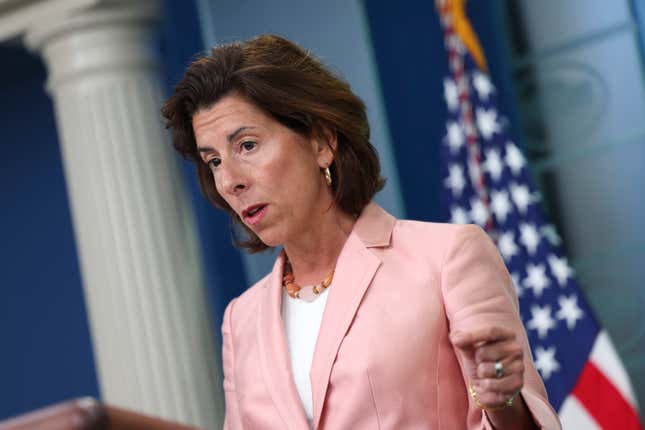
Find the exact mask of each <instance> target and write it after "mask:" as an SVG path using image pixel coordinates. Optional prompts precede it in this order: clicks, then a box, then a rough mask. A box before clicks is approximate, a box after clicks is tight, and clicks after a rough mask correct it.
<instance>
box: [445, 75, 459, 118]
mask: <svg viewBox="0 0 645 430" xmlns="http://www.w3.org/2000/svg"><path fill="white" fill-rule="evenodd" d="M443 97H444V98H445V99H446V104H447V105H448V109H450V110H451V111H455V110H457V108H458V107H459V92H458V91H457V85H456V84H455V81H453V80H452V79H448V78H446V79H444V80H443Z"/></svg>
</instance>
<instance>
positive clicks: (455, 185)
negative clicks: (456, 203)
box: [444, 164, 466, 196]
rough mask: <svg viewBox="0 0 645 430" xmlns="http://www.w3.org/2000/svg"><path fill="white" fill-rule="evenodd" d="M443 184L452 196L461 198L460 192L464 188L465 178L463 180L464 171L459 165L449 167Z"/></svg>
mask: <svg viewBox="0 0 645 430" xmlns="http://www.w3.org/2000/svg"><path fill="white" fill-rule="evenodd" d="M444 184H445V185H446V187H448V188H450V189H451V190H452V193H453V194H454V195H456V196H461V192H462V191H463V190H464V187H465V186H466V178H464V171H463V170H462V168H461V166H460V165H459V164H451V165H450V168H449V169H448V177H447V178H446V179H445V181H444Z"/></svg>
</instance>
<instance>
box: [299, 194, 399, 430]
mask: <svg viewBox="0 0 645 430" xmlns="http://www.w3.org/2000/svg"><path fill="white" fill-rule="evenodd" d="M395 221H396V220H395V218H394V217H392V216H391V215H390V214H388V213H387V212H385V211H384V210H383V209H381V208H380V207H379V206H377V205H375V204H373V203H371V204H370V205H368V206H367V207H366V208H365V209H364V211H363V213H362V214H361V216H360V218H359V219H358V220H357V222H356V225H355V226H354V229H353V230H352V233H351V234H350V235H349V237H348V238H347V242H346V243H345V245H344V247H343V250H342V251H341V253H340V255H339V257H338V262H337V264H336V271H335V274H334V280H333V282H332V285H331V286H330V288H329V292H328V294H329V296H328V297H327V304H326V306H325V311H324V313H323V319H322V323H321V325H320V327H321V328H320V332H319V333H318V340H317V341H316V349H315V352H314V358H313V362H312V364H311V374H310V377H311V385H312V392H313V407H314V420H313V422H314V428H315V429H317V428H318V426H319V424H320V417H321V415H322V410H323V406H324V401H325V397H326V394H327V388H328V386H329V377H330V374H331V369H332V366H333V364H334V361H335V359H336V354H337V352H338V349H339V348H340V344H341V342H342V341H343V338H344V337H345V335H346V333H347V330H348V329H349V326H350V324H351V322H352V320H353V319H354V315H355V314H356V311H357V310H358V307H359V305H360V303H361V300H362V299H363V295H364V294H365V291H366V290H367V288H368V287H369V285H370V284H371V282H372V279H373V277H374V275H375V274H376V271H377V270H378V268H379V266H380V265H381V260H380V259H379V258H378V257H377V256H376V255H374V253H372V252H371V251H370V250H369V249H368V248H369V247H376V246H387V245H389V243H390V236H391V233H392V229H393V227H394V223H395Z"/></svg>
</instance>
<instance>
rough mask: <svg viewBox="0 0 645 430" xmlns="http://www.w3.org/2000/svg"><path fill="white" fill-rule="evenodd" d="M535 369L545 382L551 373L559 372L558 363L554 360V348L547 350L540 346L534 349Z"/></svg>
mask: <svg viewBox="0 0 645 430" xmlns="http://www.w3.org/2000/svg"><path fill="white" fill-rule="evenodd" d="M535 367H536V368H537V370H539V371H540V375H542V378H544V379H545V380H546V379H549V378H550V377H551V374H552V373H553V372H556V371H558V370H560V363H558V362H557V361H556V359H555V346H552V347H550V348H547V349H544V348H542V347H541V346H538V347H537V348H535Z"/></svg>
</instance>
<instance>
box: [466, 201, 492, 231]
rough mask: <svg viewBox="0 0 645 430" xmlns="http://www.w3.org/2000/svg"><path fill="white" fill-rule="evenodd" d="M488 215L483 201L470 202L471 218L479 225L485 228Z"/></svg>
mask: <svg viewBox="0 0 645 430" xmlns="http://www.w3.org/2000/svg"><path fill="white" fill-rule="evenodd" d="M488 215H489V213H488V209H487V208H486V206H485V205H484V203H483V202H482V201H481V200H479V199H478V198H474V199H472V200H471V201H470V218H471V219H472V220H473V221H475V223H477V225H479V226H481V227H484V226H485V225H486V221H488Z"/></svg>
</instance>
